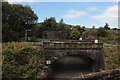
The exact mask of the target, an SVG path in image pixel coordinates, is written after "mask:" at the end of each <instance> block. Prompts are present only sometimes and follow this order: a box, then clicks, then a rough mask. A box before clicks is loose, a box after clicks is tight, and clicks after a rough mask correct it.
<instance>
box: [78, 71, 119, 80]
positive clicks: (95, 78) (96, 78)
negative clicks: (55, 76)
mask: <svg viewBox="0 0 120 80" xmlns="http://www.w3.org/2000/svg"><path fill="white" fill-rule="evenodd" d="M77 78H79V80H120V69H114V70H104V71H101V72H94V73H89V74H84V75H80V76H78V77H77Z"/></svg>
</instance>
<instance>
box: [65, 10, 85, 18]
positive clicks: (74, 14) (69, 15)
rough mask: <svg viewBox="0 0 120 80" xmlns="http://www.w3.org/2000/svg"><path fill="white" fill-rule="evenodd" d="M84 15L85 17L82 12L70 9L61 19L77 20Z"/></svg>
mask: <svg viewBox="0 0 120 80" xmlns="http://www.w3.org/2000/svg"><path fill="white" fill-rule="evenodd" d="M84 15H86V13H85V12H83V11H77V10H73V9H71V10H69V11H68V13H67V14H65V15H64V16H63V18H78V17H81V16H84Z"/></svg>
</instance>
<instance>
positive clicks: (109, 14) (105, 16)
mask: <svg viewBox="0 0 120 80" xmlns="http://www.w3.org/2000/svg"><path fill="white" fill-rule="evenodd" d="M92 18H94V19H96V20H99V21H101V22H104V23H106V22H107V23H109V24H110V25H111V26H112V27H117V26H118V5H114V6H110V7H108V8H107V9H106V10H105V11H103V13H101V14H99V15H95V16H92Z"/></svg>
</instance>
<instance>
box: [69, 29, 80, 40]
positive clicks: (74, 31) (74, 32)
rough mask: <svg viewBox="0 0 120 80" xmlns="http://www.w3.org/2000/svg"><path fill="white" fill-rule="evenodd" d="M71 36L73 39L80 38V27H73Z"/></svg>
mask: <svg viewBox="0 0 120 80" xmlns="http://www.w3.org/2000/svg"><path fill="white" fill-rule="evenodd" d="M70 38H71V39H73V40H78V39H79V38H80V32H79V31H78V29H73V30H72V31H71V33H70Z"/></svg>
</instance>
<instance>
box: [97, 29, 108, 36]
mask: <svg viewBox="0 0 120 80" xmlns="http://www.w3.org/2000/svg"><path fill="white" fill-rule="evenodd" d="M96 34H97V36H98V37H106V36H107V32H106V31H105V29H104V28H103V27H100V28H99V29H98V31H97V33H96Z"/></svg>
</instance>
